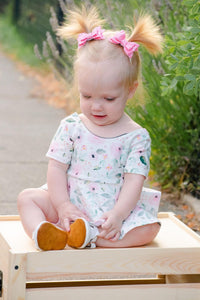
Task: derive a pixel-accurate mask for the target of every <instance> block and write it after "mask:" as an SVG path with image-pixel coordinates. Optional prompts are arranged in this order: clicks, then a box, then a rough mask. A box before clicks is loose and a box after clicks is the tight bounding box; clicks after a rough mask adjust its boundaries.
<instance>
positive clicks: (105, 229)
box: [99, 210, 123, 241]
mask: <svg viewBox="0 0 200 300" xmlns="http://www.w3.org/2000/svg"><path fill="white" fill-rule="evenodd" d="M102 219H104V220H105V222H104V223H103V224H102V225H101V228H102V231H101V232H100V234H99V237H101V238H104V239H107V240H112V241H117V240H118V239H119V237H120V232H121V227H122V221H123V219H122V218H121V217H120V216H119V215H116V214H115V213H114V211H113V210H110V211H108V212H106V213H104V214H103V216H102Z"/></svg>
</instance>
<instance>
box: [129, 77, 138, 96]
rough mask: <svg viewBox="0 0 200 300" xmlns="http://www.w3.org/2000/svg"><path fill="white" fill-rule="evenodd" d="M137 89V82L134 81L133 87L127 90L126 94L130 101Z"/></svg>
mask: <svg viewBox="0 0 200 300" xmlns="http://www.w3.org/2000/svg"><path fill="white" fill-rule="evenodd" d="M137 87H138V81H137V80H136V81H134V83H133V85H132V86H131V87H130V88H129V94H128V99H131V98H132V97H133V96H134V94H135V91H136V89H137Z"/></svg>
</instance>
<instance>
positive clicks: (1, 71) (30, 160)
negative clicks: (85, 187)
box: [0, 53, 65, 214]
mask: <svg viewBox="0 0 200 300" xmlns="http://www.w3.org/2000/svg"><path fill="white" fill-rule="evenodd" d="M35 84H36V82H35V81H34V80H33V79H32V78H28V77H27V76H25V75H24V74H23V73H21V72H20V71H19V70H18V69H17V67H16V65H15V63H14V62H12V61H10V60H9V59H8V58H7V57H6V56H4V55H3V54H2V53H0V214H16V213H17V206H16V199H17V195H18V194H19V192H20V191H21V190H23V189H24V188H27V187H37V186H40V185H41V184H43V183H44V182H45V181H46V170H47V159H46V157H45V153H46V151H47V149H48V146H49V143H50V140H51V138H52V136H53V134H54V133H55V130H56V128H57V126H58V125H59V121H60V120H61V119H62V118H63V117H64V116H65V112H64V111H63V110H61V109H55V108H54V107H51V106H49V105H48V104H47V103H46V102H45V101H44V100H42V99H36V98H34V97H32V96H31V91H32V90H33V88H34V85H35Z"/></svg>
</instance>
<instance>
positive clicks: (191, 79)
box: [184, 74, 196, 81]
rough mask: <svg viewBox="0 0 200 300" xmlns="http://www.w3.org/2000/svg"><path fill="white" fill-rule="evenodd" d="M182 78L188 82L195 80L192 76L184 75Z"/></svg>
mask: <svg viewBox="0 0 200 300" xmlns="http://www.w3.org/2000/svg"><path fill="white" fill-rule="evenodd" d="M184 78H185V79H186V80H189V81H193V80H196V77H195V76H194V75H191V74H186V75H184Z"/></svg>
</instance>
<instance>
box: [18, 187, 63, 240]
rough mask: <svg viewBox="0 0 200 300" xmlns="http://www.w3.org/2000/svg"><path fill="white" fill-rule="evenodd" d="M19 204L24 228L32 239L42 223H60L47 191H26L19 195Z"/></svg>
mask: <svg viewBox="0 0 200 300" xmlns="http://www.w3.org/2000/svg"><path fill="white" fill-rule="evenodd" d="M17 204H18V211H19V214H20V218H21V221H22V224H23V227H24V229H25V231H26V233H27V234H28V235H29V236H30V237H32V233H33V231H34V230H35V229H36V227H37V226H38V224H39V223H41V222H42V221H45V220H48V221H49V222H52V223H57V222H58V215H57V213H56V211H55V209H54V208H53V205H52V204H51V201H50V199H49V194H48V192H47V191H45V190H42V189H39V188H38V189H26V190H24V191H22V192H21V193H20V194H19V196H18V200H17Z"/></svg>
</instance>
